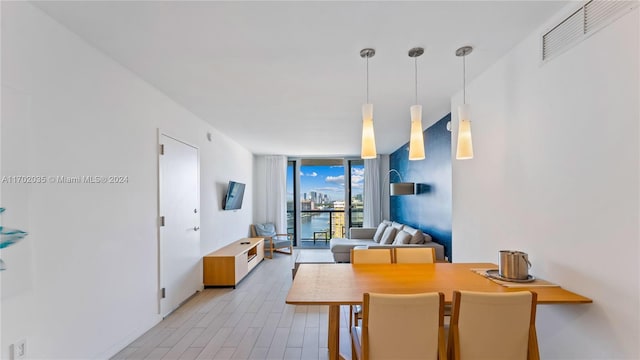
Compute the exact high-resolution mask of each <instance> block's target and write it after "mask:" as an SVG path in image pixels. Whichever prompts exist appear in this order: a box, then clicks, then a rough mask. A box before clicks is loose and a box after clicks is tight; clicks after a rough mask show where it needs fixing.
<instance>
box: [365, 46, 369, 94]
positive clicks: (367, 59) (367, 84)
mask: <svg viewBox="0 0 640 360" xmlns="http://www.w3.org/2000/svg"><path fill="white" fill-rule="evenodd" d="M366 103H367V104H368V103H369V56H368V55H367V102H366Z"/></svg>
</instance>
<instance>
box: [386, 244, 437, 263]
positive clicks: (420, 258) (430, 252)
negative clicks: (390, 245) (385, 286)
mask: <svg viewBox="0 0 640 360" xmlns="http://www.w3.org/2000/svg"><path fill="white" fill-rule="evenodd" d="M393 258H394V259H395V262H396V263H398V264H431V263H434V262H436V250H435V249H434V248H425V247H407V248H400V247H397V248H394V249H393Z"/></svg>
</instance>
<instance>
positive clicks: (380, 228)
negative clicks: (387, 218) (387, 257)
mask: <svg viewBox="0 0 640 360" xmlns="http://www.w3.org/2000/svg"><path fill="white" fill-rule="evenodd" d="M386 228H387V224H385V223H380V225H378V230H376V233H375V235H373V241H375V242H377V243H379V242H380V239H382V234H384V230H385V229H386Z"/></svg>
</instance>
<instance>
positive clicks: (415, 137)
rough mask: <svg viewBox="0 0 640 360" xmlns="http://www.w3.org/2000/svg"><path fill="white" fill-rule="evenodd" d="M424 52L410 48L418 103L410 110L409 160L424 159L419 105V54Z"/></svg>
mask: <svg viewBox="0 0 640 360" xmlns="http://www.w3.org/2000/svg"><path fill="white" fill-rule="evenodd" d="M422 54H424V49H423V48H421V47H415V48H413V49H411V50H409V57H412V58H413V59H414V61H415V69H416V76H415V80H416V104H415V105H413V106H412V107H411V108H410V109H409V112H410V113H411V137H410V138H409V160H422V159H424V135H423V133H422V105H418V56H420V55H422Z"/></svg>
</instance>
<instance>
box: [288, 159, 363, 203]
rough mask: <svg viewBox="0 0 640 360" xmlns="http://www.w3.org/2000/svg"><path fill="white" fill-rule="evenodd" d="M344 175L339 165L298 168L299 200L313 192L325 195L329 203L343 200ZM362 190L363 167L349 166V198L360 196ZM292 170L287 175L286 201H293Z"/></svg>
mask: <svg viewBox="0 0 640 360" xmlns="http://www.w3.org/2000/svg"><path fill="white" fill-rule="evenodd" d="M345 181H346V180H345V174H344V166H341V165H331V166H327V165H303V166H300V189H299V194H300V198H301V199H302V198H303V197H304V194H307V198H308V199H309V198H310V194H311V193H312V192H315V193H317V194H322V195H326V196H327V198H328V199H329V201H344V200H345ZM363 190H364V165H352V166H351V196H352V197H356V196H358V195H360V197H361V196H362V193H363ZM293 198H294V197H293V168H292V167H289V169H288V174H287V201H293Z"/></svg>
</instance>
